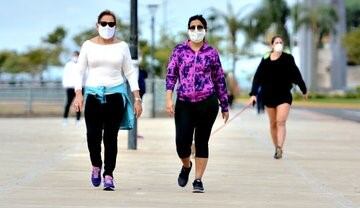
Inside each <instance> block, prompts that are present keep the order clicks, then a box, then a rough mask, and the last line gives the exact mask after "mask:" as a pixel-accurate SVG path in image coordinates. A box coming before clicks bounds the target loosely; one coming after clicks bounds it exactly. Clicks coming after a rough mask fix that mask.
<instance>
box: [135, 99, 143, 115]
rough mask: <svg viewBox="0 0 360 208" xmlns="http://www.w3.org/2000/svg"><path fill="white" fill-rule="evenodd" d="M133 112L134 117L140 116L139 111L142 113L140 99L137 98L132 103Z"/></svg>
mask: <svg viewBox="0 0 360 208" xmlns="http://www.w3.org/2000/svg"><path fill="white" fill-rule="evenodd" d="M134 112H135V116H136V118H139V117H140V116H141V113H142V105H141V101H139V100H136V101H135V103H134Z"/></svg>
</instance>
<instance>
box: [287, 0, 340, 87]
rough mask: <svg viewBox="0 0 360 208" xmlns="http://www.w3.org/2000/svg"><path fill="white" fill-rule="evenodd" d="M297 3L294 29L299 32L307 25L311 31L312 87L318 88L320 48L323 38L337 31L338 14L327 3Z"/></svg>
mask: <svg viewBox="0 0 360 208" xmlns="http://www.w3.org/2000/svg"><path fill="white" fill-rule="evenodd" d="M311 3H312V5H309V4H296V5H295V6H294V7H293V9H292V17H293V22H294V31H295V32H297V31H298V30H299V29H300V28H301V27H305V28H307V29H309V30H310V31H311V34H312V35H311V36H312V40H311V41H312V44H311V45H312V49H311V50H310V51H309V52H308V53H310V54H311V55H310V56H309V57H310V60H308V61H310V63H311V69H310V70H311V79H310V89H311V90H313V91H316V90H318V79H317V78H318V76H317V69H318V49H319V48H321V47H322V46H323V39H324V38H325V37H328V36H329V35H330V34H331V33H333V34H334V33H335V32H336V31H335V24H336V22H337V21H338V16H337V13H336V11H335V9H334V8H333V7H331V6H329V5H326V4H315V5H314V3H315V2H311Z"/></svg>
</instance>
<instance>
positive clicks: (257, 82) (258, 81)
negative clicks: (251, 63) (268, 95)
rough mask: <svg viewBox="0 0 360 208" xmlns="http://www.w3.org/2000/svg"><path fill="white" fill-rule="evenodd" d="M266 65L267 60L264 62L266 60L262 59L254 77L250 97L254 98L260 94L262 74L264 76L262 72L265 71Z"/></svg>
mask: <svg viewBox="0 0 360 208" xmlns="http://www.w3.org/2000/svg"><path fill="white" fill-rule="evenodd" d="M264 64H265V60H264V58H262V59H261V61H260V64H259V66H258V68H257V69H256V72H255V75H254V78H253V82H252V86H251V91H250V93H249V95H250V96H253V95H255V96H256V95H257V94H258V90H259V87H260V85H261V82H262V76H261V74H262V71H263V68H264Z"/></svg>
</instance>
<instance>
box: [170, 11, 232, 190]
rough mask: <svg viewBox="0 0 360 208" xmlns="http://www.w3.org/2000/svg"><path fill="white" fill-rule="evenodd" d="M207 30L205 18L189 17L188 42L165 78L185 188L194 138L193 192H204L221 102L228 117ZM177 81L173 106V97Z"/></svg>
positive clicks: (176, 54) (174, 54)
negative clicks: (214, 126) (203, 181)
mask: <svg viewBox="0 0 360 208" xmlns="http://www.w3.org/2000/svg"><path fill="white" fill-rule="evenodd" d="M206 31H207V22H206V20H205V19H204V17H203V16H201V15H195V16H192V17H190V19H189V21H188V35H189V40H186V41H185V42H183V43H181V44H178V45H177V46H176V47H175V48H174V50H173V52H172V55H171V57H170V60H169V63H168V67H167V75H166V90H167V91H166V111H167V112H168V114H169V115H170V116H174V115H175V127H176V150H177V154H178V156H179V158H180V159H181V162H182V168H181V170H180V174H179V177H178V184H179V186H181V187H184V186H186V184H187V182H188V179H189V173H190V171H191V168H192V162H191V161H190V154H191V144H192V141H193V139H194V140H195V180H194V182H193V192H194V193H202V192H204V187H203V183H202V177H203V174H204V172H205V168H206V165H207V162H208V157H209V145H208V142H209V138H210V134H211V129H212V126H213V124H214V122H215V119H216V117H217V114H218V111H219V102H220V107H221V112H222V117H223V118H224V120H225V122H226V121H227V120H228V118H229V112H228V105H229V104H228V97H227V90H226V84H225V78H224V72H223V69H222V67H221V63H220V57H219V54H218V51H217V50H216V49H215V48H213V47H211V46H210V45H209V44H208V43H207V42H206V41H205V34H206ZM177 82H178V87H177V100H176V105H175V107H174V104H173V100H172V96H173V90H174V87H175V85H176V83H177ZM194 133H195V134H194ZM193 137H194V138H193Z"/></svg>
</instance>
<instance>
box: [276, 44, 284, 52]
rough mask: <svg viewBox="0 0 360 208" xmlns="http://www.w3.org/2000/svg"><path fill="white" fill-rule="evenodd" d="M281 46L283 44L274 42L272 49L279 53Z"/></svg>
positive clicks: (281, 49)
mask: <svg viewBox="0 0 360 208" xmlns="http://www.w3.org/2000/svg"><path fill="white" fill-rule="evenodd" d="M283 48H284V46H283V44H281V43H277V44H275V46H274V51H275V52H278V53H280V52H282V51H283Z"/></svg>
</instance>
